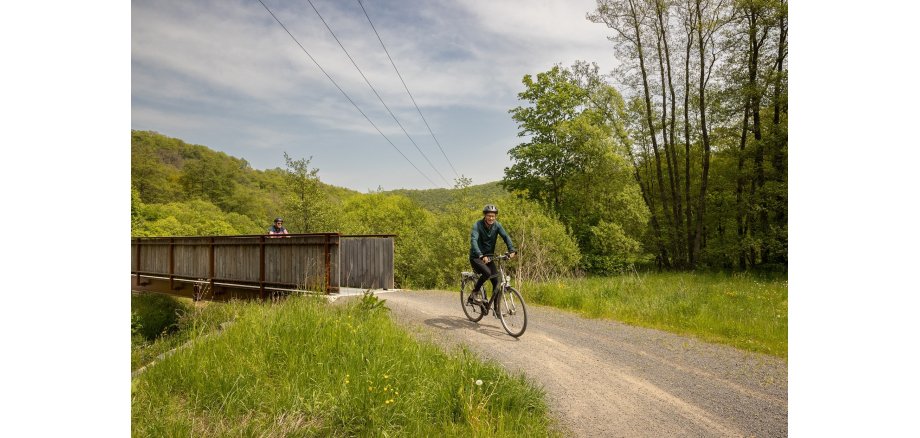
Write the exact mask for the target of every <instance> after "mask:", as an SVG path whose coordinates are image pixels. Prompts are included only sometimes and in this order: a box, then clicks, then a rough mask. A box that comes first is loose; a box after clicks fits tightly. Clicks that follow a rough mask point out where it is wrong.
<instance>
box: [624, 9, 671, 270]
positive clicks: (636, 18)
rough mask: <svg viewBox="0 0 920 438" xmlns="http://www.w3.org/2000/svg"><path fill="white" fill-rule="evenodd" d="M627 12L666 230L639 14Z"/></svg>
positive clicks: (632, 10)
mask: <svg viewBox="0 0 920 438" xmlns="http://www.w3.org/2000/svg"><path fill="white" fill-rule="evenodd" d="M629 10H630V14H631V16H632V17H631V18H632V30H633V32H634V37H635V41H636V49H637V53H638V55H639V72H640V74H641V75H642V90H643V96H644V98H645V120H646V123H647V124H648V129H649V137H651V140H652V151H653V152H654V154H655V171H656V172H655V173H656V176H657V181H658V193H659V196H660V197H661V204H662V211H663V212H664V217H665V219H666V221H667V222H668V224H667V225H668V228H671V227H672V226H673V224H672V223H671V220H670V218H671V216H670V215H669V214H668V202H667V201H668V199H667V197H666V196H665V192H664V178H663V177H662V172H661V156H660V154H659V152H658V138H657V134H656V132H655V123H654V121H653V120H652V98H651V92H650V91H649V86H648V71H647V69H646V68H645V52H644V50H643V48H642V31H641V29H640V27H639V24H640V23H639V13H638V11H637V10H636V6H635V3H634V2H633V1H630V2H629ZM663 262H664V264H665V266H670V261H668V260H664V261H663Z"/></svg>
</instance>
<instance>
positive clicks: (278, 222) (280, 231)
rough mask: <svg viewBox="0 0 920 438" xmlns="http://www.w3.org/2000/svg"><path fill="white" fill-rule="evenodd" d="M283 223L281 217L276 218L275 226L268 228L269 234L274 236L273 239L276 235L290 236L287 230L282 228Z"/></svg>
mask: <svg viewBox="0 0 920 438" xmlns="http://www.w3.org/2000/svg"><path fill="white" fill-rule="evenodd" d="M283 223H284V219H281V218H280V217H276V218H275V224H274V225H272V226H270V227H268V234H270V235H272V237H275V236H274V235H275V234H288V230H287V228H284V227H283V226H281V224H283Z"/></svg>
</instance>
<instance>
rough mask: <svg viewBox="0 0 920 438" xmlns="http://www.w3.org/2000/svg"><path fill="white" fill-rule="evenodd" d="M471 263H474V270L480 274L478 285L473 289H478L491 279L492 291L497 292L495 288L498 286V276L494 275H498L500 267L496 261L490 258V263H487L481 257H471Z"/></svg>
mask: <svg viewBox="0 0 920 438" xmlns="http://www.w3.org/2000/svg"><path fill="white" fill-rule="evenodd" d="M470 264H471V265H473V270H474V271H476V273H477V274H479V281H477V282H476V287H474V288H473V290H477V289H479V288H480V287H482V285H483V284H484V283H485V282H486V280H489V281H491V282H492V293H493V294H494V293H495V288H496V287H498V277H492V278H489V277H491V276H493V275H498V269H496V268H495V262H494V261H493V260H489V264H486V263H485V262H483V261H482V260H481V259H470Z"/></svg>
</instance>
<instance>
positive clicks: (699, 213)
mask: <svg viewBox="0 0 920 438" xmlns="http://www.w3.org/2000/svg"><path fill="white" fill-rule="evenodd" d="M696 17H697V26H696V32H697V41H699V43H700V47H699V53H700V87H699V93H700V103H699V106H700V132H701V133H702V136H703V173H702V176H701V178H700V200H699V205H698V207H697V210H696V235H695V236H694V238H693V254H694V256H693V259H694V261H696V262H699V255H700V252H701V250H702V244H703V216H704V214H705V212H706V189H707V185H708V183H709V155H710V152H711V147H710V143H709V128H708V127H707V126H706V44H705V40H704V39H703V13H702V11H701V9H700V0H696Z"/></svg>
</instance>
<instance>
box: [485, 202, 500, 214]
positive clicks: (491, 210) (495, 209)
mask: <svg viewBox="0 0 920 438" xmlns="http://www.w3.org/2000/svg"><path fill="white" fill-rule="evenodd" d="M486 213H495V214H498V207H496V206H494V205H492V204H486V206H485V207H482V214H486Z"/></svg>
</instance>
